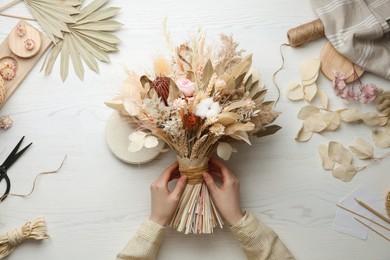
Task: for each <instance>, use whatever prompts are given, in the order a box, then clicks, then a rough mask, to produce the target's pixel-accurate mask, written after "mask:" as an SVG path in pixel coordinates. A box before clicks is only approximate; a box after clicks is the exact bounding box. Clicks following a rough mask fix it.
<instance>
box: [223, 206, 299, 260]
mask: <svg viewBox="0 0 390 260" xmlns="http://www.w3.org/2000/svg"><path fill="white" fill-rule="evenodd" d="M230 230H231V231H232V232H233V235H234V237H235V238H236V239H237V241H238V242H239V243H240V245H241V247H242V249H243V250H244V252H245V255H246V256H247V258H248V259H249V260H263V259H264V260H265V259H267V260H288V259H295V258H294V256H293V255H292V254H291V252H290V251H289V250H288V249H287V247H286V246H285V245H284V244H283V242H282V241H281V240H280V239H279V237H278V235H277V234H276V233H275V232H274V231H273V230H272V229H271V228H269V227H267V226H266V225H264V224H263V223H261V222H260V221H259V220H258V219H257V218H255V217H254V215H253V214H252V213H251V212H246V213H245V216H244V217H243V218H242V219H241V220H240V221H239V222H238V223H237V224H236V225H234V226H232V227H230Z"/></svg>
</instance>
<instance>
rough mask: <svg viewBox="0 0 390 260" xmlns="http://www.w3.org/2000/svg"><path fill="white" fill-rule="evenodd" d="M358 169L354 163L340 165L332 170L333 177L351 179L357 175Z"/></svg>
mask: <svg viewBox="0 0 390 260" xmlns="http://www.w3.org/2000/svg"><path fill="white" fill-rule="evenodd" d="M356 173H357V170H356V168H355V167H353V166H352V165H340V166H339V167H337V168H334V169H333V171H332V175H333V177H335V178H337V179H340V180H342V181H350V180H352V179H353V177H354V176H355V175H356Z"/></svg>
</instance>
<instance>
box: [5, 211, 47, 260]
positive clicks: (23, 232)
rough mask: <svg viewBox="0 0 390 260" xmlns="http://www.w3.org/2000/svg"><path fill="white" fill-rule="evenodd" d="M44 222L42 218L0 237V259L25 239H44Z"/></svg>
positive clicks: (45, 236) (45, 235)
mask: <svg viewBox="0 0 390 260" xmlns="http://www.w3.org/2000/svg"><path fill="white" fill-rule="evenodd" d="M48 237H49V236H48V235H47V234H46V222H45V219H44V218H43V217H39V218H37V219H35V220H33V221H29V222H27V223H25V224H24V225H23V226H21V227H19V228H15V229H14V230H11V231H8V232H7V233H6V234H4V235H0V259H2V258H4V257H6V256H7V255H9V254H10V253H11V252H12V251H13V250H14V249H15V247H16V246H17V245H18V244H20V243H22V242H23V241H24V240H26V239H36V240H41V239H46V238H48Z"/></svg>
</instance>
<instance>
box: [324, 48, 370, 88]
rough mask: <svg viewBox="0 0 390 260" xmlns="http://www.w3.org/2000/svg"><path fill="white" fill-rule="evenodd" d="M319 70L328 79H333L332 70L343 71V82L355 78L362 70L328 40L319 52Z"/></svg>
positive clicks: (348, 81) (358, 76)
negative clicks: (344, 78)
mask: <svg viewBox="0 0 390 260" xmlns="http://www.w3.org/2000/svg"><path fill="white" fill-rule="evenodd" d="M321 70H322V72H323V73H324V74H325V76H326V77H327V78H328V79H330V80H333V79H334V75H333V70H336V71H339V72H342V73H344V75H345V76H346V80H345V83H351V82H353V81H355V80H357V79H358V78H360V76H361V75H362V74H363V72H364V71H363V70H362V68H360V67H359V66H358V65H356V64H353V63H352V62H351V61H349V60H348V59H347V58H345V57H344V56H342V55H341V54H340V53H338V52H337V51H336V49H335V48H334V47H333V46H332V44H331V43H330V42H328V43H327V44H326V45H325V47H324V49H323V50H322V53H321Z"/></svg>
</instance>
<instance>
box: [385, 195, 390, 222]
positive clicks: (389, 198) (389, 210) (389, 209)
mask: <svg viewBox="0 0 390 260" xmlns="http://www.w3.org/2000/svg"><path fill="white" fill-rule="evenodd" d="M386 211H387V215H389V216H390V191H389V192H388V193H387V197H386Z"/></svg>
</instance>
